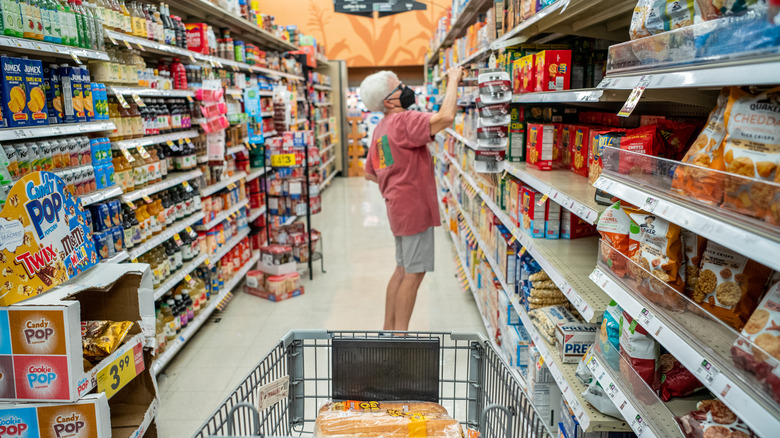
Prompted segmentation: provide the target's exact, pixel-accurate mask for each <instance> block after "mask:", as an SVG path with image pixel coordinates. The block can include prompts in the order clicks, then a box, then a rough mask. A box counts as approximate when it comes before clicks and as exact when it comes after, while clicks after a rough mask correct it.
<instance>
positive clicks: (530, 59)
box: [517, 54, 536, 93]
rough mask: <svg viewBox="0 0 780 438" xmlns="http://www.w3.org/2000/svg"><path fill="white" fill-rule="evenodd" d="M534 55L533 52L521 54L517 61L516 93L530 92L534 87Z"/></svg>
mask: <svg viewBox="0 0 780 438" xmlns="http://www.w3.org/2000/svg"><path fill="white" fill-rule="evenodd" d="M535 59H536V57H535V55H533V54H530V55H526V56H523V57H522V58H520V59H519V60H518V61H517V62H518V63H519V68H520V72H519V73H520V80H519V83H518V85H519V89H518V91H517V93H532V92H533V91H534V88H535V87H536V66H535V65H534V61H535Z"/></svg>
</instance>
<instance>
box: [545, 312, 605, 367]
mask: <svg viewBox="0 0 780 438" xmlns="http://www.w3.org/2000/svg"><path fill="white" fill-rule="evenodd" d="M598 330H599V324H595V323H594V324H591V323H586V322H581V323H567V324H563V325H559V326H557V327H556V329H555V341H556V343H557V344H558V352H559V353H560V355H561V360H563V363H579V361H580V359H582V355H583V354H585V351H587V350H588V347H590V346H591V345H593V342H594V341H595V340H596V333H597V332H598Z"/></svg>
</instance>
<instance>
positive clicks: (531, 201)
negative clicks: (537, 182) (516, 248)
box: [518, 187, 544, 237]
mask: <svg viewBox="0 0 780 438" xmlns="http://www.w3.org/2000/svg"><path fill="white" fill-rule="evenodd" d="M541 197H542V194H541V193H539V192H537V191H536V190H534V189H531V188H528V187H523V188H522V189H521V191H520V202H521V204H520V209H521V210H520V213H518V214H519V216H520V218H521V219H522V223H521V224H520V227H521V228H522V229H523V230H524V231H525V232H526V233H528V234H530V235H531V236H532V237H544V206H541V207H540V206H538V205H536V202H537V201H538V200H539V199H541Z"/></svg>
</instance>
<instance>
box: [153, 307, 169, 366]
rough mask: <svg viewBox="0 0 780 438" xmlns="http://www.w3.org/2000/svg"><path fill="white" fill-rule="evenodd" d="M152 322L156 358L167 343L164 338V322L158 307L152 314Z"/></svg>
mask: <svg viewBox="0 0 780 438" xmlns="http://www.w3.org/2000/svg"><path fill="white" fill-rule="evenodd" d="M154 320H155V336H154V339H155V342H154V355H155V356H157V355H158V354H161V353H162V352H163V351H165V342H166V341H167V338H166V337H165V321H164V320H163V316H162V312H161V311H160V308H159V306H158V307H157V309H156V310H155V312H154Z"/></svg>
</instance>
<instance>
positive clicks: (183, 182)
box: [181, 181, 192, 232]
mask: <svg viewBox="0 0 780 438" xmlns="http://www.w3.org/2000/svg"><path fill="white" fill-rule="evenodd" d="M181 185H183V186H184V190H186V191H187V192H191V191H192V186H190V183H189V182H187V181H182V182H181ZM189 230H190V227H187V232H189Z"/></svg>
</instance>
